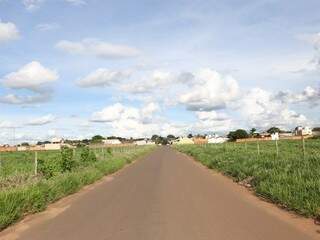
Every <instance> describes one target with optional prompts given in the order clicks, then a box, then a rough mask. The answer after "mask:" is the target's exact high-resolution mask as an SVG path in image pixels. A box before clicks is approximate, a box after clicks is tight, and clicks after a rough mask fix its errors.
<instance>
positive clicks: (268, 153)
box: [175, 140, 320, 218]
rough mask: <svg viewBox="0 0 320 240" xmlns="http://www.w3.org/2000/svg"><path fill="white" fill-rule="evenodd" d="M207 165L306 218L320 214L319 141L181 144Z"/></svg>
mask: <svg viewBox="0 0 320 240" xmlns="http://www.w3.org/2000/svg"><path fill="white" fill-rule="evenodd" d="M175 148H176V149H177V150H179V151H181V152H183V153H186V154H189V155H191V156H193V157H194V158H195V159H196V160H198V161H199V162H201V163H202V164H204V165H206V166H207V167H208V168H212V169H216V170H218V171H221V172H222V173H224V174H225V175H228V176H230V177H232V178H233V179H234V180H235V181H237V182H241V183H243V184H245V185H247V186H251V187H252V188H253V189H254V191H255V192H256V194H257V195H259V196H262V197H264V198H266V199H268V200H270V201H272V202H274V203H276V204H278V205H280V206H282V207H284V208H286V209H289V210H293V211H295V212H297V213H299V214H301V215H304V216H307V217H316V218H319V216H320V215H319V214H320V140H306V141H305V154H303V145H302V142H301V141H278V154H277V151H276V142H275V141H268V142H259V148H258V145H257V143H256V142H252V143H247V144H245V143H226V144H207V145H179V146H175Z"/></svg>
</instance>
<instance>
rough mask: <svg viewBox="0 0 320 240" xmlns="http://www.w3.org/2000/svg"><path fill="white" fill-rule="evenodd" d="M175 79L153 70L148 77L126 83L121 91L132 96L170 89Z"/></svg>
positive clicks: (167, 73)
mask: <svg viewBox="0 0 320 240" xmlns="http://www.w3.org/2000/svg"><path fill="white" fill-rule="evenodd" d="M174 80H175V77H174V75H173V74H172V73H169V72H165V71H159V70H155V71H153V72H152V73H151V75H150V76H148V77H145V78H144V79H142V80H141V79H139V80H138V81H135V82H131V83H126V84H123V85H122V86H121V89H122V90H124V91H126V92H129V93H132V94H144V93H150V92H152V91H153V90H158V91H159V89H164V88H169V87H172V85H173V84H175V82H174Z"/></svg>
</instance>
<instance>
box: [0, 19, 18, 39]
mask: <svg viewBox="0 0 320 240" xmlns="http://www.w3.org/2000/svg"><path fill="white" fill-rule="evenodd" d="M19 36H20V34H19V30H18V28H17V27H16V25H15V24H14V23H11V22H2V21H1V20H0V43H2V42H8V41H12V40H16V39H18V38H19Z"/></svg>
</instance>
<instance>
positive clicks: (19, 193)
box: [0, 146, 154, 230]
mask: <svg viewBox="0 0 320 240" xmlns="http://www.w3.org/2000/svg"><path fill="white" fill-rule="evenodd" d="M153 148H154V147H153V146H141V147H126V148H114V149H110V148H109V149H95V150H91V149H88V148H81V149H76V150H72V149H64V150H62V151H51V152H39V153H38V156H37V159H38V161H36V162H35V153H32V152H15V153H1V166H0V168H1V169H0V230H1V229H3V228H5V227H6V226H8V225H9V224H11V223H13V222H15V221H16V220H18V219H19V218H21V217H22V216H23V215H25V214H27V213H34V212H38V211H42V210H43V209H45V208H46V206H47V205H48V204H49V203H51V202H54V201H56V200H58V199H60V198H62V197H63V196H66V195H68V194H71V193H74V192H76V191H78V190H79V189H80V188H81V187H83V186H85V185H87V184H90V183H93V182H95V181H96V180H98V179H100V178H101V177H103V176H104V175H107V174H110V173H113V172H115V171H117V170H119V169H120V168H122V167H123V166H124V165H126V164H127V163H130V162H131V161H133V160H134V159H136V158H137V157H139V156H141V155H143V154H145V153H147V152H149V151H151V150H152V149H153ZM35 163H37V164H35ZM35 169H36V170H37V171H35Z"/></svg>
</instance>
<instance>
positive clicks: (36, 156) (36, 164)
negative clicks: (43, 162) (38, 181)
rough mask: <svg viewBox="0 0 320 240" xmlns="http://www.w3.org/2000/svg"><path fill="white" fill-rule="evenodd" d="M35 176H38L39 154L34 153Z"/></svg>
mask: <svg viewBox="0 0 320 240" xmlns="http://www.w3.org/2000/svg"><path fill="white" fill-rule="evenodd" d="M34 175H38V152H37V151H36V152H34Z"/></svg>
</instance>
